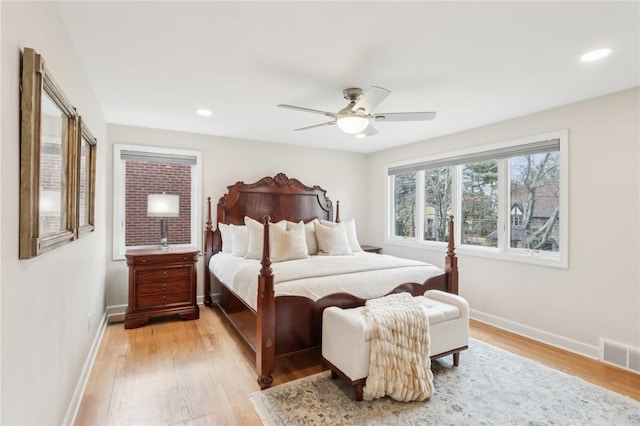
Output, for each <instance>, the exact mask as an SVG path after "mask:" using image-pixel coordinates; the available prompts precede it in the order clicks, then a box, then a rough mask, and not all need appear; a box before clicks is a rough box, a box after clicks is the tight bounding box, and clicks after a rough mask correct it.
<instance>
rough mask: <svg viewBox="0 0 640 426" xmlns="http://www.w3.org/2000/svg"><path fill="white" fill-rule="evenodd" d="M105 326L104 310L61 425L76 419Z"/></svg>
mask: <svg viewBox="0 0 640 426" xmlns="http://www.w3.org/2000/svg"><path fill="white" fill-rule="evenodd" d="M106 328H107V313H106V311H105V313H104V314H103V315H102V320H101V321H100V325H99V326H98V330H97V331H96V335H95V337H94V338H93V342H92V343H91V349H89V354H88V355H87V359H86V361H85V362H84V366H83V367H82V373H80V378H79V379H78V383H77V384H76V389H75V391H74V392H73V396H72V397H71V402H70V403H69V407H68V408H67V413H66V414H65V416H64V420H63V421H62V424H63V425H73V424H74V423H75V421H76V416H77V415H78V410H79V409H80V403H81V402H82V396H83V395H84V391H85V389H86V387H87V383H88V382H89V376H90V375H91V370H92V369H93V363H94V362H95V360H96V356H97V355H98V349H99V348H100V343H101V342H102V336H104V331H105V330H106Z"/></svg>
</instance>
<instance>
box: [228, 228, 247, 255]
mask: <svg viewBox="0 0 640 426" xmlns="http://www.w3.org/2000/svg"><path fill="white" fill-rule="evenodd" d="M229 226H230V229H231V254H232V255H234V256H246V255H247V244H248V242H249V235H248V231H247V227H246V226H242V225H229Z"/></svg>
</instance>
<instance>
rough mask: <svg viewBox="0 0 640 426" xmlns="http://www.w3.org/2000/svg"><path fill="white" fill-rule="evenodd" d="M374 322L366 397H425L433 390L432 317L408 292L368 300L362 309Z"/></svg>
mask: <svg viewBox="0 0 640 426" xmlns="http://www.w3.org/2000/svg"><path fill="white" fill-rule="evenodd" d="M363 313H364V315H365V318H367V320H368V321H370V322H371V324H372V326H373V329H372V336H371V354H370V358H369V376H368V377H367V381H366V384H365V387H364V389H363V397H364V399H365V400H367V401H371V400H373V399H376V398H382V397H384V396H385V395H388V396H390V397H391V398H393V399H395V400H396V401H424V400H425V399H427V398H429V397H431V395H432V394H433V374H432V373H431V358H430V351H429V318H428V315H427V310H426V308H425V307H424V306H422V305H420V304H419V303H418V302H416V301H414V300H413V297H412V296H411V294H409V293H397V294H391V295H389V296H385V297H381V298H379V299H371V300H367V302H366V305H365V307H364V311H363Z"/></svg>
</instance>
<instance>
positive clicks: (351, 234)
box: [320, 218, 362, 252]
mask: <svg viewBox="0 0 640 426" xmlns="http://www.w3.org/2000/svg"><path fill="white" fill-rule="evenodd" d="M320 223H322V224H323V225H328V226H335V225H337V223H336V222H330V221H328V220H321V221H320ZM339 223H342V224H344V227H345V229H346V231H347V239H348V240H349V246H350V247H351V251H354V252H356V251H362V247H360V244H359V243H358V234H357V232H356V220H355V219H354V218H351V219H349V220H347V221H346V222H339Z"/></svg>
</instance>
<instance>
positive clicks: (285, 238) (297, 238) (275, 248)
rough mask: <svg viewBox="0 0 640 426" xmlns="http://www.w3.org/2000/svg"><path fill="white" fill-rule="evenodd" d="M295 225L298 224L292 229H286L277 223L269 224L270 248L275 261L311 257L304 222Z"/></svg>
mask: <svg viewBox="0 0 640 426" xmlns="http://www.w3.org/2000/svg"><path fill="white" fill-rule="evenodd" d="M291 223H293V222H291ZM294 225H296V226H293V227H292V229H291V230H284V229H282V228H281V227H279V226H277V225H274V224H272V223H270V224H269V250H270V255H271V260H272V261H273V262H284V261H287V260H295V259H306V258H308V257H309V249H308V248H307V239H306V238H305V226H304V223H303V222H300V224H299V225H298V224H295V223H294Z"/></svg>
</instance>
